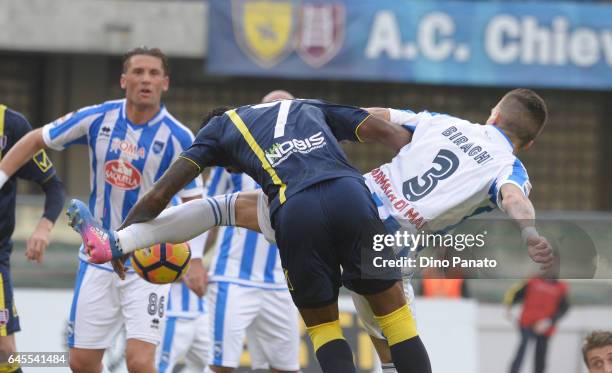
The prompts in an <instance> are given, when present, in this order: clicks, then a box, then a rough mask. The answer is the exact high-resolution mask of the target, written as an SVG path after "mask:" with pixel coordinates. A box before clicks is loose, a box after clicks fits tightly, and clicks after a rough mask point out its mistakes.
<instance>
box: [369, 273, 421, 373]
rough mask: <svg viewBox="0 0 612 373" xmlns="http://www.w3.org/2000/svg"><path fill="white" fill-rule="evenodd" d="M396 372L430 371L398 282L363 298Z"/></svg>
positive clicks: (418, 372) (400, 283)
mask: <svg viewBox="0 0 612 373" xmlns="http://www.w3.org/2000/svg"><path fill="white" fill-rule="evenodd" d="M365 298H366V299H367V300H368V303H369V304H370V307H371V308H372V312H374V315H375V317H376V320H377V321H378V323H379V324H380V328H381V329H382V331H383V334H384V335H385V336H386V337H387V340H388V343H389V347H390V350H391V357H392V358H393V363H394V364H395V368H396V369H397V371H398V372H400V373H427V372H431V364H430V362H429V356H428V355H427V351H426V350H425V346H423V342H421V339H420V337H419V336H418V333H417V331H416V324H415V321H414V318H413V317H412V313H411V311H410V308H409V307H408V304H407V303H406V297H405V295H404V289H403V286H402V282H401V281H398V282H396V283H395V284H394V285H393V286H391V287H390V288H388V289H387V290H384V291H382V292H380V293H377V294H372V295H365Z"/></svg>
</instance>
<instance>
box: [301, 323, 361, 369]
mask: <svg viewBox="0 0 612 373" xmlns="http://www.w3.org/2000/svg"><path fill="white" fill-rule="evenodd" d="M306 330H307V331H308V335H310V340H311V341H312V345H313V346H314V350H315V354H316V355H317V360H318V361H319V365H321V369H322V370H323V372H324V373H354V372H356V370H355V364H353V353H352V352H351V348H350V347H349V345H348V343H347V342H346V340H345V339H344V336H343V335H342V329H341V328H340V322H339V321H338V320H335V321H331V322H328V323H325V324H320V325H315V326H311V327H309V328H306Z"/></svg>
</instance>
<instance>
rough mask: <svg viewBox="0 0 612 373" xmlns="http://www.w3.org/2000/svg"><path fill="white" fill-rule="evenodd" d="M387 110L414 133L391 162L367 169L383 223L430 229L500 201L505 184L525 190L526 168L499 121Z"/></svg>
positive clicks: (527, 187) (447, 226) (451, 223)
mask: <svg viewBox="0 0 612 373" xmlns="http://www.w3.org/2000/svg"><path fill="white" fill-rule="evenodd" d="M390 112H391V121H392V122H394V123H398V124H400V125H402V126H404V127H405V128H407V129H409V130H411V131H412V132H413V138H412V142H411V143H410V144H409V145H406V146H405V147H404V148H402V149H401V151H400V152H399V153H398V154H397V155H396V156H395V157H394V158H393V160H392V161H391V162H390V163H387V164H384V165H382V166H380V167H379V168H376V169H374V170H373V171H372V172H370V173H368V174H366V175H365V179H366V183H367V184H368V187H369V189H370V190H371V191H372V192H373V197H374V199H375V201H376V203H377V204H378V207H379V211H380V212H381V218H383V220H384V221H385V223H386V224H390V225H391V226H392V227H393V226H395V227H394V228H395V229H397V228H399V227H404V228H406V227H410V226H412V227H414V228H416V229H417V230H420V229H421V228H423V227H424V226H425V223H427V229H428V230H432V231H445V230H448V229H450V228H451V227H453V226H454V225H456V224H457V223H459V222H461V221H462V220H463V219H464V218H466V217H469V216H472V215H475V214H478V213H480V212H486V211H490V210H492V209H493V208H494V207H495V205H499V206H500V207H501V197H500V195H499V191H500V188H501V186H502V185H504V184H507V183H512V184H515V185H516V186H518V187H519V188H520V189H521V190H522V191H523V193H524V194H525V195H526V196H527V195H528V194H529V191H530V189H531V185H530V184H529V178H528V176H527V171H526V170H525V167H523V164H522V163H521V161H520V160H519V159H518V158H516V157H515V156H514V154H513V153H512V149H513V146H512V142H511V141H510V139H509V138H508V137H507V136H506V135H505V134H504V133H503V132H502V131H501V130H500V129H499V128H498V127H496V126H494V125H484V126H483V125H479V124H475V123H470V122H468V121H466V120H463V119H460V118H456V117H452V116H449V115H444V114H434V113H429V112H426V111H425V112H420V113H414V112H411V111H408V110H392V109H391V110H390Z"/></svg>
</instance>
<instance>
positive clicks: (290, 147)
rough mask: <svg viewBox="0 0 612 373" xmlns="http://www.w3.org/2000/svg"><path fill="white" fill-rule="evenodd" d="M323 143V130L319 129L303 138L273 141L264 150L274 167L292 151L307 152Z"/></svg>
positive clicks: (322, 145) (320, 146) (321, 145)
mask: <svg viewBox="0 0 612 373" xmlns="http://www.w3.org/2000/svg"><path fill="white" fill-rule="evenodd" d="M325 144H326V143H325V138H324V137H323V132H322V131H319V132H317V133H315V134H314V135H312V136H310V137H308V138H305V139H303V140H298V139H291V140H287V141H284V142H281V143H274V144H273V145H272V146H271V147H270V148H269V149H268V150H266V158H267V159H268V162H270V164H271V165H272V167H275V166H277V165H279V164H281V163H282V162H283V161H284V160H285V159H287V158H288V157H289V156H290V155H291V154H293V153H302V154H307V153H310V152H311V151H313V150H315V149H319V148H322V147H324V146H325Z"/></svg>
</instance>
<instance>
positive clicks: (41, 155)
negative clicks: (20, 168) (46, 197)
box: [32, 149, 53, 172]
mask: <svg viewBox="0 0 612 373" xmlns="http://www.w3.org/2000/svg"><path fill="white" fill-rule="evenodd" d="M32 159H33V160H34V163H36V166H38V168H39V169H40V170H41V171H42V172H47V171H49V169H50V168H51V167H53V163H52V162H51V160H50V159H49V156H48V155H47V152H45V150H44V149H40V150H39V151H38V152H37V153H36V154H34V157H32Z"/></svg>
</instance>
